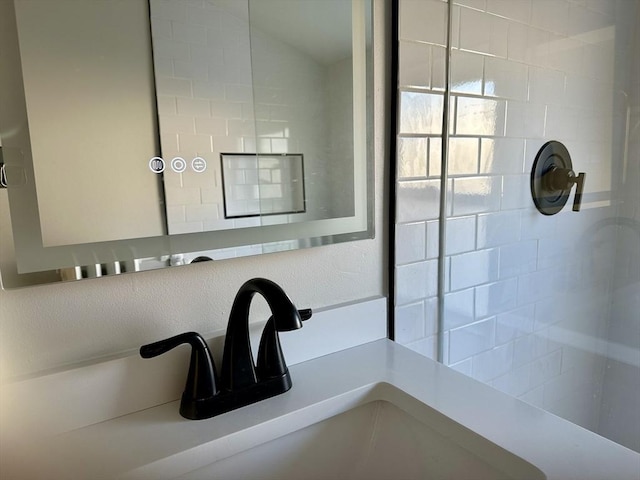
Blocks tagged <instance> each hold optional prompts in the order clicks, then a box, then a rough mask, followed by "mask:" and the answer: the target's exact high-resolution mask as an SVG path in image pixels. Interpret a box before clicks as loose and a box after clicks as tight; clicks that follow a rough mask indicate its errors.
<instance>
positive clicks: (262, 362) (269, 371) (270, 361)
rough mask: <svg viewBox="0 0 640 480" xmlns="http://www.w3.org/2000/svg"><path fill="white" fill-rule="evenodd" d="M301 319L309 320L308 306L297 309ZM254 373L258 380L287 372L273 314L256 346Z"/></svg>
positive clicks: (309, 311)
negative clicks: (256, 358)
mask: <svg viewBox="0 0 640 480" xmlns="http://www.w3.org/2000/svg"><path fill="white" fill-rule="evenodd" d="M298 314H299V315H300V319H301V320H302V321H305V320H309V319H310V318H311V315H312V311H311V309H310V308H305V309H302V310H298ZM256 373H257V375H258V377H259V379H260V380H264V379H267V378H274V377H281V376H283V375H285V374H286V373H287V364H286V363H285V360H284V354H283V353H282V347H281V346H280V338H279V336H278V329H277V326H276V322H275V320H274V319H273V316H271V317H269V320H267V324H266V325H265V326H264V330H262V336H261V337H260V347H259V348H258V361H257V363H256Z"/></svg>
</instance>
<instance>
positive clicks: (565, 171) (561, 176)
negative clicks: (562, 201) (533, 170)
mask: <svg viewBox="0 0 640 480" xmlns="http://www.w3.org/2000/svg"><path fill="white" fill-rule="evenodd" d="M585 176H586V174H585V173H584V172H581V173H579V174H578V175H576V173H575V172H574V171H573V170H572V169H571V168H561V167H557V166H556V165H552V166H551V168H549V170H547V172H546V173H545V174H544V175H543V176H542V184H543V188H544V190H546V191H548V192H557V191H564V190H571V187H573V184H576V193H575V196H574V198H573V208H572V210H573V211H574V212H579V211H580V206H581V204H582V191H583V189H584V179H585Z"/></svg>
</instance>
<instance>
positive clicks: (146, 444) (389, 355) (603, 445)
mask: <svg viewBox="0 0 640 480" xmlns="http://www.w3.org/2000/svg"><path fill="white" fill-rule="evenodd" d="M290 372H291V377H292V379H293V388H292V389H291V390H290V391H289V392H287V393H285V394H283V395H280V396H278V397H274V398H272V399H268V400H265V401H262V402H260V403H257V404H254V405H250V406H248V407H244V408H242V409H239V410H236V411H233V412H229V413H227V414H224V415H221V416H219V417H215V418H212V419H208V420H200V421H191V420H185V419H183V418H182V417H180V415H179V413H178V406H179V402H171V403H167V404H164V405H160V406H157V407H153V408H149V409H146V410H142V411H139V412H136V413H132V414H129V415H125V416H121V417H118V418H114V419H112V420H108V421H104V422H101V423H97V424H94V425H90V426H86V427H83V428H79V429H76V430H72V431H70V432H66V433H62V434H58V435H53V436H45V437H42V438H38V439H35V438H32V437H31V436H27V437H26V438H22V439H21V438H16V439H15V441H12V442H10V444H9V442H7V441H6V440H5V441H4V442H3V445H2V446H1V456H0V460H1V461H2V464H1V465H0V474H1V475H2V478H11V479H15V480H18V479H25V480H26V479H32V478H46V479H48V480H54V479H65V480H66V479H71V478H73V479H78V480H79V479H92V480H96V479H101V478H105V479H106V478H128V479H153V480H160V479H162V478H173V477H175V476H177V475H179V474H181V473H184V472H186V471H189V470H193V469H195V468H198V467H201V466H204V465H206V464H207V463H211V462H214V461H216V460H217V459H219V458H224V457H227V456H229V455H232V454H234V453H237V452H239V451H242V450H244V449H246V448H250V447H252V446H255V445H259V444H261V443H263V442H265V441H268V440H270V439H272V438H274V435H276V436H280V435H284V434H286V433H290V432H291V431H295V430H297V429H299V428H302V427H304V426H307V425H309V424H311V423H314V422H317V421H320V420H323V419H324V418H326V415H327V413H326V412H327V411H329V412H333V413H332V414H338V413H341V411H344V405H345V399H347V403H348V404H350V405H352V406H355V405H357V404H359V403H362V402H363V400H364V399H365V398H366V397H367V395H368V394H370V392H371V391H372V390H373V389H374V387H375V386H376V385H378V384H380V383H388V384H391V385H393V386H395V387H397V388H399V389H401V390H403V391H405V392H406V393H408V394H409V395H411V396H413V397H415V398H417V399H418V400H420V401H421V402H423V403H425V404H427V405H428V406H430V407H432V408H434V409H435V410H437V411H439V412H440V413H442V414H444V415H446V416H447V417H449V418H451V419H452V420H454V421H456V422H458V423H460V424H462V425H464V426H466V427H467V428H469V429H471V430H473V431H475V432H476V433H478V434H480V435H481V436H483V437H485V438H486V439H488V440H490V441H491V442H493V443H495V444H497V445H498V446H500V447H502V448H504V449H506V450H508V451H510V452H511V453H513V454H515V455H517V456H519V457H521V458H522V459H524V460H526V461H527V462H529V463H531V464H533V465H534V466H536V467H537V468H539V469H540V470H542V472H544V474H545V475H546V476H547V478H549V479H563V480H565V479H581V480H588V479H593V480H603V479H611V480H617V479H620V480H623V479H630V480H637V479H639V478H640V454H637V453H635V452H633V451H631V450H629V449H626V448H624V447H622V446H620V445H617V444H615V443H613V442H611V441H609V440H607V439H605V438H603V437H600V436H598V435H596V434H594V433H592V432H590V431H588V430H585V429H583V428H581V427H578V426H576V425H574V424H571V423H569V422H568V421H565V420H563V419H561V418H559V417H556V416H554V415H552V414H550V413H547V412H545V411H543V410H540V409H538V408H535V407H533V406H530V405H528V404H526V403H523V402H521V401H519V400H517V399H515V398H513V397H510V396H508V395H506V394H503V393H501V392H498V391H497V390H494V389H492V388H491V387H489V386H487V385H484V384H482V383H480V382H477V381H475V380H473V379H471V378H469V377H466V376H464V375H462V374H460V373H458V372H455V371H453V370H451V369H449V368H447V367H444V366H442V365H440V364H438V363H436V362H434V361H432V360H429V359H427V358H425V357H422V356H420V355H418V354H416V353H415V352H412V351H410V350H408V349H406V348H404V347H402V346H399V345H398V344H396V343H393V342H391V341H389V340H378V341H375V342H372V343H368V344H365V345H362V346H359V347H354V348H350V349H348V350H343V351H340V352H337V353H333V354H330V355H326V356H323V357H320V358H316V359H314V360H310V361H307V362H303V363H300V364H297V365H293V366H291V367H290ZM336 399H341V401H340V402H337V401H336ZM332 402H333V403H335V411H333V410H332V409H333V408H334V407H333V403H332ZM318 405H322V406H323V408H322V412H323V413H322V415H323V418H320V417H317V416H318V415H319V414H318V412H319V411H320V410H319V409H318V408H316V407H317V406H318ZM338 405H339V406H338ZM340 409H342V410H340ZM282 417H286V420H287V421H286V422H279V423H278V422H274V421H273V420H274V419H281V418H282ZM274 428H275V430H274ZM5 475H6V476H5Z"/></svg>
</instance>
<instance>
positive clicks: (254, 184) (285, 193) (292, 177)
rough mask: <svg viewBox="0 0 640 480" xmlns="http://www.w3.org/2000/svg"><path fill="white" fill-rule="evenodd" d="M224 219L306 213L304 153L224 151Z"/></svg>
mask: <svg viewBox="0 0 640 480" xmlns="http://www.w3.org/2000/svg"><path fill="white" fill-rule="evenodd" d="M220 161H221V163H222V196H223V199H224V218H244V217H258V216H266V215H285V214H293V213H305V212H306V198H305V186H304V159H303V155H302V154H301V153H295V154H292V153H286V154H248V153H221V154H220Z"/></svg>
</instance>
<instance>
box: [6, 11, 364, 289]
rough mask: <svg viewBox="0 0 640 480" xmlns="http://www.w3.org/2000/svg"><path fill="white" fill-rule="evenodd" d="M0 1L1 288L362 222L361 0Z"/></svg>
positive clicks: (315, 238)
mask: <svg viewBox="0 0 640 480" xmlns="http://www.w3.org/2000/svg"><path fill="white" fill-rule="evenodd" d="M0 9H1V11H0V19H1V20H0V22H2V24H1V25H0V45H2V47H1V48H2V55H0V62H1V63H0V148H2V154H3V161H4V164H3V167H2V168H3V172H4V174H5V175H6V179H7V182H6V183H7V188H5V189H2V190H0V227H1V230H0V268H1V270H2V284H3V287H4V288H11V287H16V286H24V285H30V284H35V283H42V282H50V281H58V280H67V279H80V278H87V277H96V276H102V275H107V274H118V273H123V272H130V271H137V270H146V269H152V268H160V267H165V266H170V265H181V264H185V263H189V262H190V261H192V260H193V259H194V258H196V257H200V259H202V258H203V257H204V258H211V259H213V260H218V259H224V258H230V257H238V256H245V255H255V254H261V253H267V252H273V251H281V250H290V249H297V248H304V247H310V246H317V245H325V244H329V243H336V242H342V241H350V240H357V239H363V238H371V237H372V236H373V218H372V180H373V179H372V157H371V152H370V151H369V146H370V145H371V141H370V134H371V131H372V128H371V127H372V94H371V92H372V88H371V87H372V73H371V72H372V61H371V58H372V56H371V2H370V0H233V1H229V0H227V1H221V0H216V1H214V0H201V1H200V0H198V1H193V0H110V1H108V2H105V1H101V0H10V1H3V2H0ZM234 157H238V158H241V159H244V160H245V162H244V163H241V164H238V163H236V164H235V167H236V168H234V169H233V172H230V173H229V172H228V176H227V177H226V178H225V173H224V172H223V165H224V159H230V158H234ZM252 159H254V160H255V161H256V162H255V164H256V168H253V167H251V168H249V167H245V166H242V167H240V168H238V165H249V164H251V163H252V162H251V160H252ZM293 159H295V162H299V166H298V164H297V163H295V164H292V165H293V166H289V163H290V162H289V161H290V160H293ZM285 160H286V161H285ZM229 175H233V178H230V177H229ZM225 181H226V182H227V183H226V185H227V186H228V187H229V188H224V187H225ZM231 192H233V193H231ZM233 202H235V203H233ZM231 203H233V205H234V206H235V207H236V210H235V213H236V214H234V215H229V209H228V208H227V209H225V205H227V206H228V205H230V204H231ZM241 204H242V206H240V205H241ZM242 209H244V210H242ZM243 211H244V212H245V213H246V212H250V213H251V214H250V215H240V214H238V212H240V213H242V212H243Z"/></svg>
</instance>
